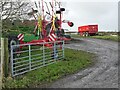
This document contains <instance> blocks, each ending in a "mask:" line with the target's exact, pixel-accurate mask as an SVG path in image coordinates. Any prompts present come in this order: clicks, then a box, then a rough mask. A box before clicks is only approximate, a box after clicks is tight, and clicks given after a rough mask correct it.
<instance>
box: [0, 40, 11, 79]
mask: <svg viewBox="0 0 120 90" xmlns="http://www.w3.org/2000/svg"><path fill="white" fill-rule="evenodd" d="M8 68H9V52H8V39H7V38H2V39H1V76H2V79H3V78H4V77H7V76H8Z"/></svg>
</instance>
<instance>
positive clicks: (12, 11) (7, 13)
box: [0, 0, 32, 20]
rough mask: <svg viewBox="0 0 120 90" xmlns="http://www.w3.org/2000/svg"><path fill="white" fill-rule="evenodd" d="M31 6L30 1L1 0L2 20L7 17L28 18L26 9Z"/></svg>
mask: <svg viewBox="0 0 120 90" xmlns="http://www.w3.org/2000/svg"><path fill="white" fill-rule="evenodd" d="M31 8H32V4H31V3H30V2H25V1H23V0H15V1H14V2H10V1H2V2H1V6H0V9H1V11H2V15H1V17H2V20H7V19H16V18H17V19H28V15H27V13H28V11H29V10H30V9H31Z"/></svg>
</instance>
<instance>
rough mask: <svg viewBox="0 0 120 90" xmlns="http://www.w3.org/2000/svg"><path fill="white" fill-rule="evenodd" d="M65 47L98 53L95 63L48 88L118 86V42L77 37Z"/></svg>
mask: <svg viewBox="0 0 120 90" xmlns="http://www.w3.org/2000/svg"><path fill="white" fill-rule="evenodd" d="M75 39H76V41H73V42H70V44H66V45H65V48H70V49H75V50H83V51H87V52H91V53H95V54H96V55H97V58H96V61H95V64H94V65H93V66H91V67H89V68H86V69H84V70H81V71H79V72H78V73H75V74H72V75H69V76H67V77H64V78H62V79H60V80H58V81H56V82H54V83H52V84H50V85H49V86H48V87H47V88H118V66H119V63H118V52H119V50H118V42H114V41H108V40H100V39H88V38H75Z"/></svg>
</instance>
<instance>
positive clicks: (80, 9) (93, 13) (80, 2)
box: [32, 0, 119, 31]
mask: <svg viewBox="0 0 120 90" xmlns="http://www.w3.org/2000/svg"><path fill="white" fill-rule="evenodd" d="M32 1H37V0H32ZM38 1H39V0H38ZM45 1H48V2H49V1H52V0H45ZM56 1H62V2H63V7H65V8H66V11H65V12H64V13H63V17H64V18H65V19H67V20H71V21H72V22H73V23H74V26H73V27H72V28H71V27H69V26H68V25H67V24H63V25H62V26H63V28H64V29H69V30H70V31H72V30H73V31H77V30H78V27H79V26H83V25H91V24H98V26H99V31H118V1H119V0H56Z"/></svg>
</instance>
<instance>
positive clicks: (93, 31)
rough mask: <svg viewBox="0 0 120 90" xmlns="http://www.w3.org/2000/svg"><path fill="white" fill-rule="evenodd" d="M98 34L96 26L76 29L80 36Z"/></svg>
mask: <svg viewBox="0 0 120 90" xmlns="http://www.w3.org/2000/svg"><path fill="white" fill-rule="evenodd" d="M97 32H98V25H85V26H80V27H78V33H79V34H80V35H81V36H89V35H95V34H96V33H97Z"/></svg>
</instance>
